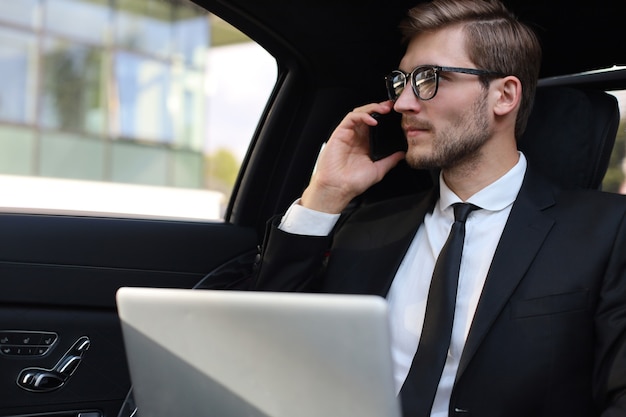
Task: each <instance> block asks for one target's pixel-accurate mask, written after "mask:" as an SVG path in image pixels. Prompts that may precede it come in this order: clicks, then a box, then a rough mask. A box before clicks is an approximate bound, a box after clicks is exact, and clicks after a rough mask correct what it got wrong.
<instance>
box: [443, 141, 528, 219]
mask: <svg viewBox="0 0 626 417" xmlns="http://www.w3.org/2000/svg"><path fill="white" fill-rule="evenodd" d="M526 166H527V162H526V157H525V156H524V154H523V153H522V152H519V160H518V161H517V164H515V166H514V167H513V168H511V169H510V170H509V171H508V172H507V173H506V174H504V175H503V176H502V177H500V178H498V179H497V180H496V181H494V182H493V183H491V184H489V185H488V186H486V187H485V188H483V189H482V190H480V191H478V192H477V193H476V194H474V195H473V196H471V197H470V198H469V199H468V200H467V202H468V203H472V204H475V205H477V206H478V207H480V208H482V209H486V210H490V211H500V210H503V209H505V208H506V207H508V206H510V205H511V204H513V202H514V201H515V198H516V197H517V194H518V193H519V190H520V188H521V187H522V182H523V181H524V174H525V173H526ZM439 190H440V191H439V201H438V202H437V209H439V210H445V209H447V208H448V207H450V206H451V205H452V204H455V203H462V202H463V201H462V200H461V199H460V198H459V197H458V196H457V195H456V194H454V192H453V191H452V190H450V188H448V186H447V185H446V182H445V181H444V180H443V175H442V174H439Z"/></svg>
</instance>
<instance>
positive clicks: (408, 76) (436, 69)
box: [385, 65, 506, 101]
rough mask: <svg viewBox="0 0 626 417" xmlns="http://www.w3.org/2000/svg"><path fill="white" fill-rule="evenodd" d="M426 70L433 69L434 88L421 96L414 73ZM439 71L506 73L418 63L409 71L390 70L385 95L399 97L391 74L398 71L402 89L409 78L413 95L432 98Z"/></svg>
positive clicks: (394, 99)
mask: <svg viewBox="0 0 626 417" xmlns="http://www.w3.org/2000/svg"><path fill="white" fill-rule="evenodd" d="M426 70H433V71H434V73H435V89H434V92H433V95H432V96H430V97H429V98H423V97H422V96H421V95H420V92H419V84H418V83H416V82H415V76H416V74H419V73H420V72H423V71H426ZM440 72H457V73H461V74H470V75H479V76H481V75H483V76H485V75H486V76H490V77H494V78H502V77H506V75H505V74H503V73H501V72H497V71H489V70H483V69H478V68H459V67H441V66H438V65H420V66H418V67H415V68H413V70H412V71H411V72H410V73H409V72H404V71H402V70H401V69H397V70H394V71H391V73H390V74H389V75H387V76H386V77H385V84H386V87H387V95H388V96H389V99H390V100H392V101H396V100H397V99H398V97H400V94H402V92H400V94H397V95H396V92H395V91H396V89H395V88H394V87H393V82H392V78H393V75H394V74H398V73H399V74H402V76H403V77H404V85H403V86H402V90H403V91H404V89H405V88H406V83H407V79H410V80H411V87H412V89H413V94H415V97H417V98H419V99H420V100H423V101H427V100H432V99H433V98H434V97H435V96H436V95H437V91H438V90H439V73H440ZM420 84H421V83H420Z"/></svg>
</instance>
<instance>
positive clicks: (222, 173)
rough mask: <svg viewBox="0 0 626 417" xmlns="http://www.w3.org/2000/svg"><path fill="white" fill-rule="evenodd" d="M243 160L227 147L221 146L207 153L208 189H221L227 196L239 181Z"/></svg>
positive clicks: (206, 172)
mask: <svg viewBox="0 0 626 417" xmlns="http://www.w3.org/2000/svg"><path fill="white" fill-rule="evenodd" d="M240 166H241V162H240V161H239V160H238V159H237V157H236V156H235V155H234V154H233V153H232V152H231V151H230V150H228V149H226V148H219V149H218V150H217V151H215V152H214V153H212V154H209V155H207V157H206V164H205V167H206V168H205V179H206V185H207V188H208V189H211V190H215V191H220V192H222V193H224V194H225V195H226V196H227V197H228V196H230V194H231V192H232V189H233V187H234V185H235V181H237V175H238V174H239V168H240Z"/></svg>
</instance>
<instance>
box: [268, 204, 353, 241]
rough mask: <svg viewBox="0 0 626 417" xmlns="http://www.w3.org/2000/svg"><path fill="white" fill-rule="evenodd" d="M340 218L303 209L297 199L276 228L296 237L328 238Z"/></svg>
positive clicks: (335, 215)
mask: <svg viewBox="0 0 626 417" xmlns="http://www.w3.org/2000/svg"><path fill="white" fill-rule="evenodd" d="M340 216H341V215H340V214H329V213H323V212H321V211H316V210H311V209H308V208H306V207H303V206H301V205H300V199H298V200H296V201H295V202H294V203H293V204H292V205H291V207H289V209H288V210H287V212H286V213H285V215H284V216H283V218H282V220H281V222H280V225H279V226H278V228H279V229H280V230H282V231H283V232H287V233H292V234H296V235H307V236H328V235H329V234H330V232H331V230H333V227H335V224H337V221H338V220H339V217H340Z"/></svg>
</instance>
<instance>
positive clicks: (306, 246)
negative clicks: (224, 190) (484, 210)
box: [255, 167, 626, 417]
mask: <svg viewBox="0 0 626 417" xmlns="http://www.w3.org/2000/svg"><path fill="white" fill-rule="evenodd" d="M436 199H437V191H436V190H431V191H429V192H426V193H423V194H420V195H418V196H406V197H401V198H396V199H392V200H388V201H384V202H380V203H376V204H371V205H364V206H363V207H360V208H358V209H357V210H355V211H354V212H353V213H352V214H351V215H350V216H349V217H348V218H347V220H346V221H345V222H343V223H342V224H341V225H340V226H339V227H338V228H337V230H336V231H335V233H334V234H333V235H332V236H329V237H309V236H295V235H289V234H287V233H284V232H281V231H280V230H278V229H277V228H276V226H275V225H273V226H272V227H271V228H270V230H269V233H268V236H266V243H265V245H264V249H263V252H264V253H263V256H262V261H261V265H260V270H259V274H258V277H257V281H256V285H255V288H256V289H259V290H278V291H321V292H336V293H355V294H378V295H381V296H385V295H386V294H387V292H388V290H389V287H390V285H391V282H392V280H393V278H394V276H395V273H396V271H397V269H398V267H399V265H400V263H401V261H402V258H403V257H404V254H405V252H406V250H407V248H408V246H409V244H410V243H411V241H412V239H413V237H414V235H415V232H416V231H417V229H418V227H419V226H420V224H421V223H422V221H423V219H424V215H425V214H426V212H427V211H428V210H431V209H432V207H433V205H434V202H435V201H436ZM409 397H410V398H409ZM416 400H417V401H418V400H419V399H418V396H417V395H415V396H409V395H406V394H405V398H403V401H416ZM450 416H464V417H470V416H474V417H496V416H498V417H517V416H519V417H544V416H545V417H560V416H562V417H578V416H580V417H589V416H602V417H617V416H626V199H624V197H623V196H618V195H613V194H608V193H599V192H595V191H584V190H581V191H564V190H559V189H558V187H556V186H554V185H553V184H551V183H549V182H548V181H547V180H545V179H543V178H542V177H541V176H540V175H538V174H537V173H536V172H535V171H533V170H532V168H530V167H529V169H528V170H527V173H526V176H525V178H524V182H523V185H522V187H521V190H520V192H519V195H518V197H517V199H516V201H515V203H514V205H513V208H512V210H511V213H510V216H509V219H508V221H507V224H506V226H505V229H504V231H503V234H502V237H501V239H500V242H499V245H498V248H497V250H496V253H495V255H494V258H493V261H492V264H491V268H490V270H489V273H488V276H487V279H486V282H485V285H484V289H483V292H482V295H481V298H480V301H479V304H478V307H477V310H476V314H475V316H474V320H473V323H472V326H471V329H470V332H469V335H468V338H467V341H466V345H465V348H464V351H463V354H462V357H461V361H460V365H459V369H458V372H457V376H456V380H455V383H454V387H453V391H452V396H451V401H450Z"/></svg>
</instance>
